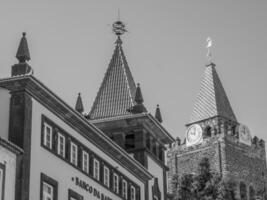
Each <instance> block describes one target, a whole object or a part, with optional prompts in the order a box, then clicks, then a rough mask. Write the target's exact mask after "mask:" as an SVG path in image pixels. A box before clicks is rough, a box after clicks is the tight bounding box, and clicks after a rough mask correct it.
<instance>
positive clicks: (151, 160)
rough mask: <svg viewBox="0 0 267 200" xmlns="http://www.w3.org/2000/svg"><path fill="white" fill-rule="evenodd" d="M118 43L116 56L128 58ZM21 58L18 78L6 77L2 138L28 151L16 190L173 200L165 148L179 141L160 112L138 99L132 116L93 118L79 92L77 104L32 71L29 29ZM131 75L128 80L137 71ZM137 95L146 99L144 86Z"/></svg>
mask: <svg viewBox="0 0 267 200" xmlns="http://www.w3.org/2000/svg"><path fill="white" fill-rule="evenodd" d="M118 41H120V38H119V36H118ZM118 41H117V45H116V49H117V50H115V51H118V50H119V54H116V53H114V55H113V58H120V59H123V62H124V63H126V60H125V57H124V56H123V55H122V54H121V53H123V52H122V49H121V43H120V44H119V43H118ZM118 56H119V57H118ZM121 56H123V57H121ZM16 57H17V59H18V60H19V63H18V64H15V65H13V66H12V74H11V75H12V76H11V77H8V78H5V79H0V120H1V121H0V123H1V130H2V132H1V133H0V136H1V137H2V138H4V139H5V140H8V141H9V143H11V142H12V143H14V144H15V145H17V146H19V147H20V148H21V149H23V155H22V157H21V167H19V168H18V169H17V172H16V173H17V174H19V175H20V176H19V178H17V179H16V187H9V188H10V190H13V191H11V192H8V193H9V194H10V195H15V199H16V200H20V199H21V200H36V199H40V200H63V199H71V200H82V199H90V200H91V199H92V200H117V199H122V200H147V199H149V200H152V199H157V200H164V199H166V189H167V188H166V170H167V167H166V166H165V158H164V150H165V147H164V145H165V144H167V143H170V142H172V141H173V138H172V137H171V136H170V135H169V133H168V132H167V131H166V130H165V129H164V128H163V127H162V126H161V124H160V122H159V121H160V120H161V119H160V118H159V115H160V111H159V109H157V116H158V117H157V119H156V118H154V117H153V116H152V115H151V114H148V113H147V111H146V110H141V112H140V108H141V109H143V107H144V106H143V104H142V102H140V99H139V101H138V99H136V98H135V101H136V102H131V104H130V105H131V106H130V107H128V109H129V112H128V111H127V113H128V114H127V115H125V113H123V115H116V116H108V117H107V116H102V117H98V118H97V117H93V114H92V113H93V111H91V112H90V115H89V119H88V117H85V116H84V115H83V114H82V112H83V106H82V101H81V97H80V96H79V97H78V100H77V104H76V109H73V108H72V107H71V106H69V105H68V104H66V103H65V102H64V101H63V100H62V99H61V98H59V97H58V96H57V95H56V94H55V93H53V92H52V91H51V90H50V89H49V88H47V87H46V86H45V85H44V84H43V83H42V82H41V81H40V80H38V79H37V78H36V77H34V76H33V73H32V69H31V67H30V65H29V64H28V63H27V61H29V60H30V54H29V49H28V45H27V40H26V37H25V33H23V37H22V39H21V42H20V45H19V48H18V52H17V55H16ZM111 65H112V64H111ZM111 65H110V66H111ZM113 66H114V67H121V66H122V65H117V64H116V63H115V64H114V65H113ZM122 69H123V68H122ZM126 73H128V74H127V76H124V77H122V78H125V77H126V78H127V77H129V76H131V75H130V74H129V72H126ZM118 78H119V77H118ZM131 84H134V82H133V81H131ZM122 86H125V85H122ZM132 87H133V89H135V88H136V87H135V85H132ZM138 88H139V87H138ZM100 90H101V89H100ZM135 90H136V91H138V90H140V88H139V89H135ZM131 92H132V91H131ZM134 92H135V91H134ZM135 93H136V94H135V96H138V94H137V93H140V94H139V97H140V95H141V90H140V91H139V92H135ZM141 96H142V95H141ZM99 98H100V97H97V99H99ZM131 98H133V96H132V97H131ZM97 103H98V100H96V101H95V104H94V105H95V106H96V105H97ZM108 106H110V104H107V105H106V107H108ZM142 106H143V107H142ZM107 109H108V110H112V108H107ZM118 110H120V109H119V108H118ZM125 112H126V111H125ZM95 116H96V115H95ZM158 120H159V121H158ZM115 130H120V131H119V132H117V131H115ZM130 133H131V134H130ZM132 145H133V146H132ZM0 150H1V149H0ZM3 155H4V154H3ZM0 156H2V153H1V152H0ZM14 156H15V155H14ZM11 157H12V156H11ZM0 158H2V157H0ZM14 159H15V157H14ZM15 161H16V160H14V162H15ZM0 162H1V159H0ZM0 166H1V165H0ZM14 166H16V165H14ZM12 176H13V175H12ZM7 184H10V183H7ZM13 184H14V183H13ZM15 190H16V191H15ZM9 199H12V198H8V197H6V198H4V200H9ZM2 200H3V199H2Z"/></svg>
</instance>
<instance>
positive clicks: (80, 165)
mask: <svg viewBox="0 0 267 200" xmlns="http://www.w3.org/2000/svg"><path fill="white" fill-rule="evenodd" d="M82 163H83V148H82V146H78V167H79V168H81V169H82Z"/></svg>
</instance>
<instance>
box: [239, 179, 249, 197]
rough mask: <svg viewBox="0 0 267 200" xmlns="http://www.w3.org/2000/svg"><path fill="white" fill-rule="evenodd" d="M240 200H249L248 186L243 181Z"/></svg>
mask: <svg viewBox="0 0 267 200" xmlns="http://www.w3.org/2000/svg"><path fill="white" fill-rule="evenodd" d="M240 200H247V186H246V184H245V183H243V182H240Z"/></svg>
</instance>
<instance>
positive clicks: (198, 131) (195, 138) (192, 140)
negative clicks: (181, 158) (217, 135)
mask: <svg viewBox="0 0 267 200" xmlns="http://www.w3.org/2000/svg"><path fill="white" fill-rule="evenodd" d="M201 140H202V128H201V127H200V126H199V125H198V124H194V125H192V126H190V127H189V128H188V129H187V132H186V141H187V142H186V144H187V145H189V146H190V145H193V144H196V143H198V142H200V141H201Z"/></svg>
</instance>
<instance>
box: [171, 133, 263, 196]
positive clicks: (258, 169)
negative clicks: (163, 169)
mask: <svg viewBox="0 0 267 200" xmlns="http://www.w3.org/2000/svg"><path fill="white" fill-rule="evenodd" d="M203 157H207V158H209V161H210V165H211V169H212V171H214V172H217V173H219V174H221V175H222V176H223V177H224V178H232V179H234V180H235V181H236V182H237V184H238V185H237V186H238V188H237V189H238V191H237V194H238V195H239V184H240V182H244V183H245V184H246V186H247V191H248V190H249V186H253V188H254V189H255V191H258V190H263V189H264V187H265V182H266V174H267V171H266V155H265V145H263V144H260V142H258V143H252V145H251V146H248V145H245V144H242V143H239V142H238V138H237V137H236V136H233V135H228V134H226V135H224V134H219V135H215V136H212V137H210V138H205V139H204V141H203V142H202V143H201V144H198V145H195V146H190V147H186V145H185V144H183V145H178V142H177V141H176V143H174V144H173V145H172V146H171V147H170V148H169V149H168V151H167V165H168V166H169V168H170V170H169V172H168V176H167V177H168V192H169V193H172V192H173V191H174V188H173V187H172V179H173V176H174V175H175V174H178V175H179V176H180V175H182V174H185V173H191V174H192V173H193V174H194V173H197V170H198V164H199V162H200V160H201V159H202V158H203Z"/></svg>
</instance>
